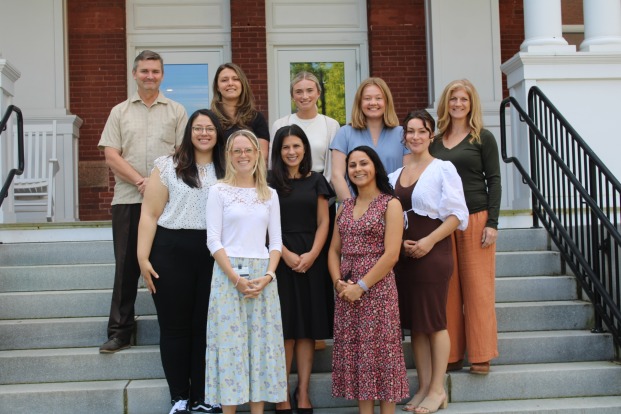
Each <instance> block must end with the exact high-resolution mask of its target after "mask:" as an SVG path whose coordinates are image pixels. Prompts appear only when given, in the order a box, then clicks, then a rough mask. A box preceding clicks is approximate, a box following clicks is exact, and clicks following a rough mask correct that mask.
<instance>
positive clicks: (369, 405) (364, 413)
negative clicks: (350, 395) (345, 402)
mask: <svg viewBox="0 0 621 414" xmlns="http://www.w3.org/2000/svg"><path fill="white" fill-rule="evenodd" d="M374 404H375V401H374V400H358V412H359V413H360V414H373V411H374V410H373V405H374Z"/></svg>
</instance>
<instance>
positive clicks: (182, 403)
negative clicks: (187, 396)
mask: <svg viewBox="0 0 621 414" xmlns="http://www.w3.org/2000/svg"><path fill="white" fill-rule="evenodd" d="M172 403H173V407H172V409H171V410H170V412H169V413H168V414H191V413H190V410H189V407H188V405H189V404H188V400H176V401H175V400H173V402H172Z"/></svg>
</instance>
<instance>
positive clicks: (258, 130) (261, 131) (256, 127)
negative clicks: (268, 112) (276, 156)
mask: <svg viewBox="0 0 621 414" xmlns="http://www.w3.org/2000/svg"><path fill="white" fill-rule="evenodd" d="M252 132H254V134H255V135H256V136H257V138H260V139H264V140H266V141H268V142H269V140H270V128H269V126H268V125H267V121H266V120H265V117H264V116H263V114H262V113H261V112H257V114H256V115H255V117H254V119H253V120H252Z"/></svg>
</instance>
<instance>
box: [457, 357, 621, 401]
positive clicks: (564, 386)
mask: <svg viewBox="0 0 621 414" xmlns="http://www.w3.org/2000/svg"><path fill="white" fill-rule="evenodd" d="M450 377H451V401H457V402H473V401H497V400H519V399H533V398H571V397H589V396H604V395H609V396H619V395H621V365H619V364H616V363H613V362H607V361H593V362H573V363H553V364H520V365H498V366H493V367H492V370H491V372H490V374H489V375H487V376H483V377H482V376H476V375H471V374H469V373H467V372H466V371H462V372H458V373H455V374H451V376H450Z"/></svg>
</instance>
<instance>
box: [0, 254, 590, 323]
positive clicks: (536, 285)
mask: <svg viewBox="0 0 621 414" xmlns="http://www.w3.org/2000/svg"><path fill="white" fill-rule="evenodd" d="M80 267H81V266H80ZM106 267H107V265H98V266H91V267H90V268H91V269H90V270H92V269H100V270H101V272H102V273H103V272H106V271H107V270H106ZM80 272H81V270H79V269H74V270H71V271H69V272H68V273H67V274H66V275H65V276H62V275H59V276H58V278H57V281H56V282H51V281H46V278H45V277H38V276H37V277H36V279H38V281H36V282H34V280H33V279H32V278H26V279H27V280H29V282H28V283H27V284H28V286H29V288H35V286H33V283H37V284H39V286H37V287H44V286H42V285H46V284H54V283H57V284H58V285H65V286H67V285H70V283H71V282H70V279H74V280H76V281H80V282H78V284H80V283H81V282H84V284H88V285H91V286H92V285H93V284H94V283H95V282H93V281H86V280H84V279H92V278H91V276H86V277H85V278H82V277H81V275H82V273H80ZM94 273H96V276H95V277H97V276H100V275H99V274H97V273H98V272H94ZM65 278H66V279H65ZM101 279H109V281H108V283H109V284H108V286H107V288H99V289H85V290H44V291H34V292H31V291H17V292H3V293H0V319H29V318H63V317H68V318H77V317H86V316H108V312H109V310H110V298H111V297H112V290H111V289H110V288H109V287H110V286H111V285H112V283H113V282H112V280H111V279H112V277H109V278H108V277H101ZM60 280H62V282H61V281H60ZM39 282H40V283H39ZM140 283H142V282H140ZM16 284H19V282H17V281H15V283H13V285H16ZM101 284H103V282H101ZM577 292H578V288H577V284H576V280H575V279H574V278H573V277H571V276H531V277H504V278H498V279H497V283H496V302H497V304H501V303H505V302H535V301H567V300H576V299H578V293H577ZM136 313H137V314H138V315H153V314H155V307H154V305H153V300H152V299H151V297H150V294H149V293H148V292H147V291H146V289H144V288H140V289H139V290H138V297H137V299H136Z"/></svg>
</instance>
